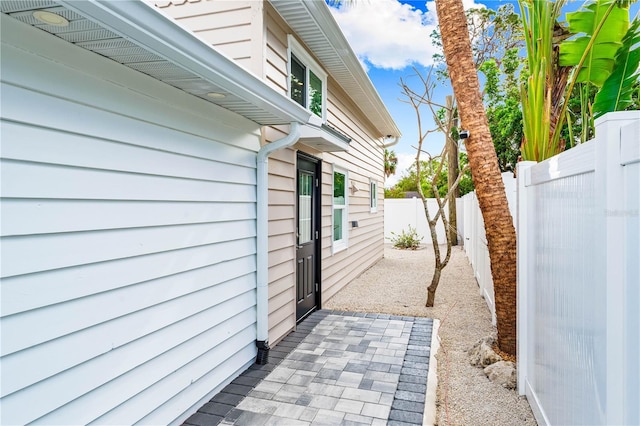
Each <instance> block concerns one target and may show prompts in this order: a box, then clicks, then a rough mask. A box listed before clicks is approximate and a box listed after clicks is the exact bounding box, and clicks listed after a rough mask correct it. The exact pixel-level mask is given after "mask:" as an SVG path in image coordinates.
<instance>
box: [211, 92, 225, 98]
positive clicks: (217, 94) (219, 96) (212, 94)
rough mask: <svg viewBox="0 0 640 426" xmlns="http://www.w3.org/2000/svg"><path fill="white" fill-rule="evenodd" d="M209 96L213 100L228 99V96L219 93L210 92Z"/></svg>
mask: <svg viewBox="0 0 640 426" xmlns="http://www.w3.org/2000/svg"><path fill="white" fill-rule="evenodd" d="M207 96H208V97H210V98H212V99H224V98H226V97H227V95H225V94H224V93H219V92H209V93H207Z"/></svg>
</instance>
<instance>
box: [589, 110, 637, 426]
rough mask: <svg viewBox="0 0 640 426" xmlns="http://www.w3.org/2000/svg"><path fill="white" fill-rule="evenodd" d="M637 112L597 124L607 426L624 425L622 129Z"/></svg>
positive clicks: (607, 117)
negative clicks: (604, 284) (604, 297)
mask: <svg viewBox="0 0 640 426" xmlns="http://www.w3.org/2000/svg"><path fill="white" fill-rule="evenodd" d="M639 115H640V113H639V112H638V111H628V112H615V113H609V114H606V115H604V116H602V117H600V118H598V119H597V120H596V139H597V140H596V142H597V145H596V185H597V186H596V193H597V194H598V197H599V200H600V201H601V203H598V205H601V206H603V209H602V210H601V211H600V212H598V216H597V217H598V219H599V220H598V222H599V224H600V227H599V228H601V229H599V231H598V239H597V240H596V241H597V242H598V243H600V244H602V247H603V248H604V253H605V256H604V259H603V262H601V263H600V265H602V268H603V269H604V270H603V271H599V272H598V273H599V278H600V279H604V280H605V282H606V283H607V300H606V317H605V318H606V342H605V345H606V348H607V349H606V383H607V384H606V389H607V391H606V398H607V399H606V401H607V402H606V413H605V418H606V423H607V424H624V423H625V420H624V417H625V407H624V388H625V387H624V385H625V371H624V366H625V354H624V347H625V339H624V331H625V315H624V311H625V310H624V306H625V297H624V284H625V274H624V268H625V250H624V241H625V217H624V215H622V214H620V212H623V211H624V208H625V204H624V197H621V196H620V191H621V189H622V188H623V186H624V171H623V167H622V165H621V157H620V129H621V127H623V126H625V125H627V124H630V123H631V122H632V121H633V120H634V119H638V116H639Z"/></svg>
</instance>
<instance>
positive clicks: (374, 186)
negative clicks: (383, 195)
mask: <svg viewBox="0 0 640 426" xmlns="http://www.w3.org/2000/svg"><path fill="white" fill-rule="evenodd" d="M369 207H370V208H371V213H376V212H377V211H378V182H376V181H375V180H370V181H369Z"/></svg>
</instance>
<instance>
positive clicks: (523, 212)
mask: <svg viewBox="0 0 640 426" xmlns="http://www.w3.org/2000/svg"><path fill="white" fill-rule="evenodd" d="M535 164H536V162H535V161H522V162H520V163H518V165H517V169H516V170H517V195H516V212H515V214H514V216H515V218H516V220H515V224H514V225H515V227H516V235H517V252H518V256H517V259H518V260H517V263H516V267H517V287H516V299H517V312H518V317H517V322H516V330H517V336H518V346H517V349H516V352H517V358H518V393H519V394H520V395H524V394H525V393H526V380H527V373H528V361H529V357H528V354H529V347H531V345H530V344H529V339H531V338H533V335H529V333H528V328H529V327H530V326H531V325H532V324H530V322H533V321H530V319H529V310H528V303H529V300H528V299H529V294H530V291H529V286H530V285H533V283H532V282H530V281H529V271H532V270H533V268H532V267H531V265H529V259H530V255H531V254H533V251H532V247H533V244H532V243H533V237H534V235H530V232H529V224H530V223H531V220H532V217H531V216H530V213H533V209H532V207H533V202H534V199H533V197H531V196H530V195H529V192H530V190H528V189H527V176H528V175H529V172H530V170H529V169H530V168H531V167H532V166H534V165H535ZM534 231H535V230H534Z"/></svg>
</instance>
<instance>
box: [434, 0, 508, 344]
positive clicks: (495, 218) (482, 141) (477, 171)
mask: <svg viewBox="0 0 640 426" xmlns="http://www.w3.org/2000/svg"><path fill="white" fill-rule="evenodd" d="M436 8H437V13H438V20H439V21H440V30H441V34H442V44H443V48H444V54H445V57H446V61H447V67H448V71H449V76H450V78H451V85H452V86H453V92H454V95H455V97H456V100H457V101H458V111H459V114H460V119H461V122H462V126H463V128H465V129H467V130H469V131H470V133H471V135H470V137H469V138H468V139H466V148H467V154H468V156H469V164H470V166H471V174H472V177H473V184H474V186H475V189H476V194H477V197H478V203H479V204H480V210H481V211H482V217H483V219H484V223H485V228H486V235H487V242H488V245H489V257H490V259H491V273H492V275H493V286H494V292H495V306H496V317H497V322H498V346H499V347H500V349H501V350H502V351H504V352H506V353H508V354H511V355H515V354H516V318H517V316H516V234H515V228H514V226H513V220H512V219H511V214H510V213H509V206H508V204H507V196H506V193H505V190H504V184H503V183H502V176H501V175H500V168H499V167H498V157H497V155H496V152H495V149H494V147H493V142H492V140H491V133H490V132H489V123H488V121H487V117H486V115H485V112H484V106H483V104H482V97H481V94H480V83H479V81H478V75H477V73H476V68H475V65H474V62H473V55H472V52H471V43H470V41H469V32H468V28H467V21H466V19H465V18H464V17H465V14H464V9H463V6H462V0H436Z"/></svg>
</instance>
